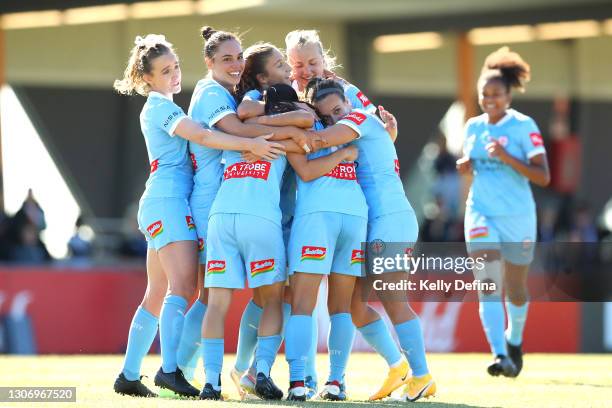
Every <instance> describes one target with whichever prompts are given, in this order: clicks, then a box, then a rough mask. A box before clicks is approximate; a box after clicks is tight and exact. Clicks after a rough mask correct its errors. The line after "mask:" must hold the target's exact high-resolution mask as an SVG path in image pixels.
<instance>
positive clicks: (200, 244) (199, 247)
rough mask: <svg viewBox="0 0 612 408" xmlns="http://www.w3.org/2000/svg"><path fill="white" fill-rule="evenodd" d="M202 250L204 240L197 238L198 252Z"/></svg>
mask: <svg viewBox="0 0 612 408" xmlns="http://www.w3.org/2000/svg"><path fill="white" fill-rule="evenodd" d="M203 250H204V239H202V238H198V251H199V252H202V251H203Z"/></svg>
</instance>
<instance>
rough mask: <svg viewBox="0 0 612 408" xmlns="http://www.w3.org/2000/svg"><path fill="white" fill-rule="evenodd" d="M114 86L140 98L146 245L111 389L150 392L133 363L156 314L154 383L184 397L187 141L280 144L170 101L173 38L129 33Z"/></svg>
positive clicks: (190, 239)
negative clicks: (136, 302)
mask: <svg viewBox="0 0 612 408" xmlns="http://www.w3.org/2000/svg"><path fill="white" fill-rule="evenodd" d="M114 87H115V89H116V90H117V91H118V92H119V93H122V94H126V95H131V94H134V93H138V94H140V95H143V96H146V97H147V102H146V103H145V105H144V107H143V109H142V112H141V114H140V124H141V129H142V133H143V135H144V138H145V142H146V144H147V151H148V155H149V161H150V165H151V174H150V176H149V179H148V181H147V184H146V189H145V192H144V194H143V196H142V198H141V200H140V206H139V211H138V224H139V228H140V229H141V231H142V232H143V234H144V235H145V237H146V239H147V242H148V246H149V250H148V252H147V280H148V282H147V291H146V292H145V296H144V299H143V301H142V303H141V305H140V307H139V308H138V310H137V311H136V314H135V315H134V319H133V320H132V326H131V328H130V334H129V338H128V348H127V351H126V356H125V363H124V367H123V371H122V372H121V374H119V376H118V378H117V380H116V381H115V387H114V388H115V391H116V392H118V393H121V394H129V395H137V396H145V397H150V396H155V394H154V393H153V392H151V391H150V390H149V389H148V388H147V387H146V386H145V385H144V384H142V383H141V381H140V366H141V363H142V359H143V358H144V356H145V355H146V353H147V352H148V351H149V348H150V347H151V343H152V342H153V338H154V337H155V333H156V332H157V324H158V318H157V316H160V318H159V324H160V339H161V349H162V367H161V368H160V369H159V371H158V372H157V375H156V376H155V384H156V385H157V386H159V387H162V388H168V389H170V390H172V391H174V392H176V393H177V394H180V395H183V396H197V395H198V390H197V389H195V388H194V387H192V386H191V385H190V384H189V383H188V382H187V381H186V380H185V378H184V377H183V374H182V372H181V370H180V369H179V368H177V364H176V351H177V346H178V340H179V336H180V334H181V327H182V323H183V313H184V310H185V307H186V305H187V299H188V298H190V297H191V296H192V295H193V293H194V290H195V284H196V270H195V265H196V244H195V242H196V241H197V237H196V234H195V231H194V230H193V226H192V221H191V211H190V209H189V204H188V202H187V199H188V197H189V195H190V194H191V190H192V186H193V171H192V169H191V163H190V161H189V157H188V155H187V142H188V141H190V142H193V143H200V144H203V145H206V146H209V147H212V148H229V149H236V150H250V151H252V152H254V153H256V154H263V155H265V156H267V157H269V158H275V157H277V156H278V154H279V153H281V152H282V150H281V148H282V146H281V145H278V144H276V143H269V142H267V141H266V140H265V139H266V138H269V136H266V137H262V138H258V139H245V138H240V137H235V136H231V135H228V134H225V133H222V132H218V131H211V130H208V129H204V128H202V127H201V126H200V125H199V124H198V123H196V122H193V121H192V120H190V119H189V118H188V117H187V116H186V115H185V113H184V112H183V111H182V109H181V108H180V107H179V106H177V105H176V104H175V103H174V102H173V101H172V97H173V95H174V94H176V93H178V92H180V90H181V70H180V66H179V63H178V59H177V57H176V54H175V53H174V51H173V49H172V44H170V43H169V42H167V41H166V40H165V38H164V37H163V36H161V35H152V34H149V35H148V36H146V37H145V38H142V37H136V41H135V46H134V48H133V49H132V51H131V55H130V59H129V61H128V65H127V68H126V69H125V73H124V78H123V79H122V80H117V81H115V84H114ZM175 136H179V137H175ZM162 302H163V306H162ZM160 309H161V315H160Z"/></svg>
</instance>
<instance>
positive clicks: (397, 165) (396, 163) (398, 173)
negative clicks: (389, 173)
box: [395, 159, 400, 176]
mask: <svg viewBox="0 0 612 408" xmlns="http://www.w3.org/2000/svg"><path fill="white" fill-rule="evenodd" d="M395 172H396V173H397V175H398V176H399V175H400V166H399V160H398V159H395Z"/></svg>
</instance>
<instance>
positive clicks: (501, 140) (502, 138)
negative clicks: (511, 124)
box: [497, 136, 508, 147]
mask: <svg viewBox="0 0 612 408" xmlns="http://www.w3.org/2000/svg"><path fill="white" fill-rule="evenodd" d="M497 141H498V142H499V144H500V145H502V146H504V147H506V146H508V136H500V137H498V138H497Z"/></svg>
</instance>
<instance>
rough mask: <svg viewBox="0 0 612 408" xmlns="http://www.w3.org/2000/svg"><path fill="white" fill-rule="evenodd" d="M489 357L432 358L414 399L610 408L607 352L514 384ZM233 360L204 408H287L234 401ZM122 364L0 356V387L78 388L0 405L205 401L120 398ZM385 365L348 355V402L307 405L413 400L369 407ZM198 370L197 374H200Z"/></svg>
mask: <svg viewBox="0 0 612 408" xmlns="http://www.w3.org/2000/svg"><path fill="white" fill-rule="evenodd" d="M489 359H490V356H489V355H486V354H434V353H432V354H430V355H429V366H430V370H431V372H432V374H433V376H434V378H435V380H436V383H437V385H438V393H437V396H436V397H435V398H431V399H428V400H423V401H418V402H416V404H422V405H423V406H426V407H612V355H575V354H528V355H526V357H525V367H524V369H523V372H522V373H521V375H520V377H518V378H516V379H508V378H501V377H499V378H491V377H489V376H488V375H487V374H486V372H485V366H486V364H487V363H488V362H489ZM233 361H234V356H232V355H226V358H225V362H224V363H225V369H224V371H225V373H224V374H225V375H224V377H223V379H222V381H223V392H224V393H228V394H229V397H230V400H229V401H226V402H214V403H213V402H206V406H217V407H226V408H229V407H234V406H239V405H240V406H242V407H243V408H244V407H248V406H249V405H255V406H256V408H263V407H264V406H272V405H274V406H291V405H297V404H295V403H289V402H286V401H282V402H277V403H264V402H263V401H245V402H239V401H237V393H236V391H235V389H234V386H233V384H232V382H231V380H230V379H229V376H228V375H227V373H228V372H229V368H230V367H231V365H232V363H233ZM121 364H122V356H119V355H105V356H89V355H87V356H40V357H18V356H0V367H1V368H2V375H0V386H76V387H77V404H74V403H54V404H50V403H36V404H33V403H10V404H6V403H0V406H3V407H4V406H15V407H25V406H35V407H43V406H45V407H46V406H56V407H66V408H68V407H70V406H79V407H80V406H83V407H100V408H102V407H105V408H107V407H111V408H119V407H167V408H172V407H188V406H193V407H196V406H203V404H204V402H202V401H194V400H179V399H175V398H172V396H170V395H167V394H166V395H165V396H163V397H160V398H156V399H149V400H145V399H137V398H130V397H124V396H120V395H117V394H115V393H114V392H113V390H112V385H113V381H114V380H115V377H116V376H117V374H118V372H119V370H120V368H121ZM159 364H160V357H159V356H156V355H151V356H148V357H147V359H146V360H145V362H144V365H143V374H146V375H147V376H148V378H145V379H144V380H143V381H144V382H145V384H147V385H148V386H149V387H150V388H152V389H154V390H157V389H156V388H155V387H154V386H153V377H154V375H155V372H156V370H157V368H158V367H159ZM317 365H318V373H319V382H320V383H322V382H324V379H325V376H326V374H327V356H326V355H324V354H319V356H318V359H317ZM386 371H387V368H386V364H385V363H384V361H383V360H382V358H380V357H379V356H377V355H376V354H364V353H361V354H359V353H358V354H353V355H352V356H351V358H350V361H349V367H348V370H347V386H348V395H349V397H350V399H351V401H348V402H344V403H328V402H321V401H313V402H307V403H306V405H310V406H312V407H313V408H326V407H328V406H332V405H338V404H341V405H342V407H344V408H349V407H350V408H366V407H373V408H385V407H386V408H389V407H393V406H403V405H407V404H410V403H401V402H394V401H385V402H378V403H369V402H367V401H364V400H367V397H368V395H370V393H371V392H373V391H375V389H376V387H377V386H379V385H380V384H381V382H382V380H383V379H384V377H385V374H386ZM202 373H203V370H202V369H201V367H200V368H199V370H198V375H199V376H200V377H201V376H202V375H203V374H202ZM287 373H288V369H287V364H286V362H285V360H284V355H280V356H279V357H278V359H277V360H276V364H275V366H274V369H273V372H272V376H273V378H274V380H275V381H276V383H277V384H278V385H279V386H281V388H283V389H286V386H287ZM254 408H255V407H254Z"/></svg>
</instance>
